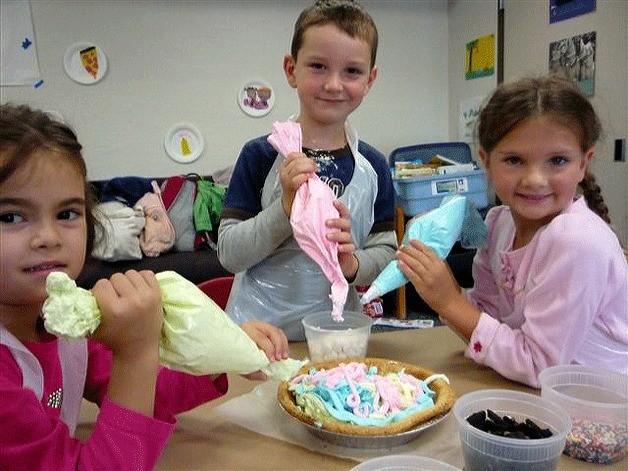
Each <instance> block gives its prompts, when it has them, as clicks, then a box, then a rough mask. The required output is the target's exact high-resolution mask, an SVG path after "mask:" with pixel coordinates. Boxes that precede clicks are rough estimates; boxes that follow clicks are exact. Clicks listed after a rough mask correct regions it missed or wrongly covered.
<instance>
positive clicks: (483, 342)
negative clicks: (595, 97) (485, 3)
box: [398, 77, 628, 387]
mask: <svg viewBox="0 0 628 471" xmlns="http://www.w3.org/2000/svg"><path fill="white" fill-rule="evenodd" d="M600 132H601V126H600V122H599V119H598V117H597V115H596V113H595V111H594V109H593V106H592V105H591V103H590V102H589V100H588V99H587V98H586V97H585V96H584V95H583V94H582V93H581V92H580V91H579V90H578V88H577V87H576V86H575V85H574V84H572V83H571V82H569V81H566V80H563V79H560V78H556V77H544V78H526V79H521V80H519V81H516V82H513V83H510V84H505V85H501V86H499V87H498V88H497V89H496V90H495V92H494V93H493V94H492V96H491V98H490V100H489V101H488V103H487V104H486V105H485V106H484V108H483V109H482V111H481V113H480V116H479V122H478V135H479V144H480V149H479V155H480V158H481V160H482V162H483V164H484V166H485V168H486V171H487V174H488V177H489V179H490V181H491V182H492V184H493V186H494V189H495V193H496V195H497V196H498V197H499V199H500V201H501V202H502V205H500V206H497V207H495V208H492V209H491V210H490V211H489V213H488V214H487V217H486V223H487V226H488V231H489V232H488V238H487V242H486V245H485V246H484V247H483V248H481V249H479V250H478V252H477V254H476V257H475V260H474V265H473V278H474V282H475V284H474V286H473V288H471V289H470V290H469V291H467V292H464V291H463V290H461V289H460V287H459V286H458V285H457V284H456V282H455V280H454V278H453V276H452V275H451V272H450V271H449V270H448V268H447V265H446V264H445V263H444V262H443V261H441V260H440V259H438V257H436V255H435V254H434V253H433V252H432V251H431V250H430V249H429V248H428V247H426V246H425V245H424V244H422V243H421V242H419V241H411V242H410V243H409V244H407V245H405V246H404V247H401V248H400V250H399V252H398V259H399V266H400V268H401V270H402V271H403V272H404V273H405V274H406V275H407V276H408V278H409V280H410V281H411V282H412V283H413V284H414V286H415V288H416V289H417V292H418V293H419V294H420V295H421V296H422V297H423V299H424V300H425V301H426V302H427V303H428V304H429V305H430V306H431V307H432V308H433V309H434V310H435V311H436V312H437V313H438V314H439V315H440V316H441V318H442V319H443V320H444V321H445V322H446V323H448V324H449V325H450V326H451V327H452V328H454V329H455V330H456V331H457V332H458V333H460V334H461V336H462V337H463V338H464V339H465V340H467V341H468V347H467V349H466V352H465V354H466V355H467V356H468V357H470V358H472V359H474V360H475V361H477V362H479V363H482V364H485V365H488V366H490V367H492V368H494V369H495V370H496V371H497V372H499V373H500V374H502V375H503V376H505V377H507V378H510V379H513V380H515V381H519V382H522V383H526V384H528V385H531V386H535V387H538V386H539V381H538V375H539V373H540V372H541V371H542V370H543V369H544V368H547V367H549V366H553V365H558V364H568V363H578V364H585V365H594V366H598V367H600V368H605V369H610V370H617V371H621V372H624V373H625V372H628V311H627V310H626V306H627V305H628V273H627V266H626V257H625V254H624V252H623V250H622V247H621V245H620V243H619V240H618V238H617V236H616V234H615V233H614V232H613V231H612V229H611V228H610V226H609V224H610V218H609V215H608V208H607V207H606V205H605V204H604V200H603V198H602V195H601V192H600V188H599V186H598V185H597V183H596V182H595V179H594V177H593V174H592V173H591V172H590V171H589V162H590V161H591V159H592V158H593V155H594V144H595V142H596V141H597V139H598V138H599V136H600ZM578 188H580V190H581V191H580V192H579V191H578ZM580 193H582V194H580Z"/></svg>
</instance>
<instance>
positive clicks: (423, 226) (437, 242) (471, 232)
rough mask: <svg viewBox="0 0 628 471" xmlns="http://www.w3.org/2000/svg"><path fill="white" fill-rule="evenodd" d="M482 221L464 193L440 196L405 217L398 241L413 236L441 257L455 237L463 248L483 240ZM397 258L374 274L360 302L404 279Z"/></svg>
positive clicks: (445, 253) (446, 252)
mask: <svg viewBox="0 0 628 471" xmlns="http://www.w3.org/2000/svg"><path fill="white" fill-rule="evenodd" d="M486 235H487V229H486V224H484V220H483V219H482V216H481V215H480V213H479V212H478V210H477V209H476V208H475V206H473V204H472V203H471V201H469V200H468V199H467V198H466V197H465V196H460V195H457V194H456V195H451V196H447V197H445V198H443V201H442V202H441V204H440V206H439V207H438V208H436V209H433V210H432V211H429V212H427V213H425V214H421V215H419V216H416V217H414V218H412V219H411V220H410V221H408V224H407V227H406V232H405V235H404V237H403V241H402V244H407V243H408V241H409V240H410V239H417V240H420V241H421V242H423V243H424V244H425V245H427V246H428V247H429V248H431V249H432V250H433V251H434V252H436V255H438V257H439V258H441V259H445V258H446V257H447V255H449V252H450V251H451V249H452V247H453V246H454V244H455V243H456V241H458V240H460V243H461V245H462V246H463V247H465V248H477V247H479V246H480V245H482V244H483V243H484V241H485V240H486ZM408 281H409V280H408V278H407V277H406V275H404V274H403V272H402V271H401V270H400V269H399V266H398V265H397V260H393V261H391V262H390V263H389V264H388V265H387V266H386V268H384V270H382V272H381V273H380V274H379V275H378V276H377V278H375V280H374V281H373V283H372V284H371V286H370V287H369V289H368V290H367V291H366V293H364V294H363V295H362V298H361V299H360V302H361V303H362V304H366V303H369V302H370V301H372V300H373V299H375V298H378V297H380V296H382V295H384V294H386V293H388V292H389V291H392V290H394V289H397V288H399V287H401V286H403V285H405V284H406V283H407V282H408Z"/></svg>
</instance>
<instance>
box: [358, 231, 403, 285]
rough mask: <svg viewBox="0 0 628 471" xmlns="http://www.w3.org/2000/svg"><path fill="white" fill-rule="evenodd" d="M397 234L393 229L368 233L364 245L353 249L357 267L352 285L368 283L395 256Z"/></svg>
mask: <svg viewBox="0 0 628 471" xmlns="http://www.w3.org/2000/svg"><path fill="white" fill-rule="evenodd" d="M396 253H397V235H396V234H395V231H392V230H391V231H384V232H374V233H371V234H369V236H368V237H367V238H366V241H365V242H364V246H363V247H362V248H361V249H359V250H356V251H355V256H356V258H357V259H358V263H359V267H358V271H357V273H356V275H355V279H354V280H353V283H352V284H354V285H369V284H371V282H372V281H373V280H374V279H375V278H376V277H377V275H379V274H380V273H381V271H382V270H383V269H384V268H385V267H386V265H388V263H390V261H391V260H393V259H394V258H395V254H396Z"/></svg>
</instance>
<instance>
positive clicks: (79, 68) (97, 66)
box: [63, 42, 107, 85]
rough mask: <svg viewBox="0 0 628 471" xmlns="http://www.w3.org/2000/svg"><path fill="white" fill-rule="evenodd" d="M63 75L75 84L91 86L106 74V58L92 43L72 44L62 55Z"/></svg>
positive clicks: (98, 47)
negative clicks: (66, 75)
mask: <svg viewBox="0 0 628 471" xmlns="http://www.w3.org/2000/svg"><path fill="white" fill-rule="evenodd" d="M63 68H64V69H65V73H66V74H68V76H69V77H70V78H71V79H72V80H74V81H75V82H78V83H82V84H83V85H92V84H94V83H97V82H100V80H102V78H103V77H104V76H105V74H106V73H107V56H106V55H105V53H104V52H103V50H102V49H101V48H100V46H97V45H96V44H93V43H88V42H79V43H76V44H72V45H71V46H70V47H69V48H68V49H67V51H65V54H64V55H63Z"/></svg>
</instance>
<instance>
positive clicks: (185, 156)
mask: <svg viewBox="0 0 628 471" xmlns="http://www.w3.org/2000/svg"><path fill="white" fill-rule="evenodd" d="M164 147H165V149H166V154H168V157H170V158H171V159H172V160H175V161H177V162H181V163H184V164H188V163H190V162H194V161H195V160H196V159H198V158H199V157H200V156H201V153H202V152H203V147H204V143H203V135H202V134H201V132H200V131H199V130H198V129H197V128H196V127H194V126H192V125H191V124H177V125H176V126H174V127H173V128H172V129H171V130H170V131H168V134H167V135H166V140H165V141H164Z"/></svg>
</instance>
